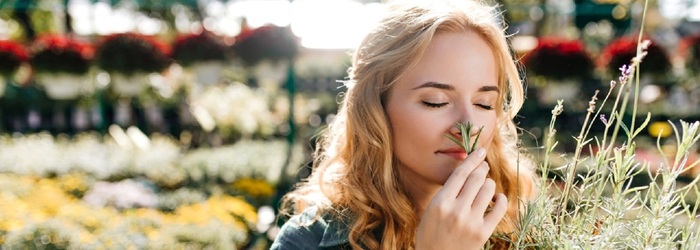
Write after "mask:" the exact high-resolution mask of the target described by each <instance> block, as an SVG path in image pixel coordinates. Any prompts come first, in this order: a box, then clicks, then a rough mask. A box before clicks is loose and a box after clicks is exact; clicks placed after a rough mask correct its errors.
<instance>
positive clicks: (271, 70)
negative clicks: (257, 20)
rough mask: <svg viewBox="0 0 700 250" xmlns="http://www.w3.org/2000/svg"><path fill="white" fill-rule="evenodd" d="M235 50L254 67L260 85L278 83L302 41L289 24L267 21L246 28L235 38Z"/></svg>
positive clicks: (284, 75) (238, 55) (233, 46)
mask: <svg viewBox="0 0 700 250" xmlns="http://www.w3.org/2000/svg"><path fill="white" fill-rule="evenodd" d="M232 50H233V53H234V55H235V56H236V57H237V58H240V59H241V60H242V61H243V63H244V64H245V65H246V66H248V67H249V68H251V69H252V72H251V73H252V74H253V75H254V76H255V78H256V79H257V80H258V84H259V85H261V86H276V85H278V84H279V83H280V82H281V81H282V80H283V79H284V77H286V75H287V74H286V73H287V68H288V67H289V62H290V61H291V59H292V58H294V57H295V56H296V55H297V54H298V53H299V45H298V42H297V39H296V37H295V36H294V34H293V33H292V30H291V28H290V27H278V26H274V25H265V26H262V27H259V28H255V29H249V28H244V29H243V30H242V31H241V33H240V34H238V35H237V36H236V38H235V42H234V43H233V45H232Z"/></svg>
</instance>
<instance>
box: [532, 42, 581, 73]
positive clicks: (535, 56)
mask: <svg viewBox="0 0 700 250" xmlns="http://www.w3.org/2000/svg"><path fill="white" fill-rule="evenodd" d="M523 63H524V64H525V68H526V69H527V70H529V71H531V72H532V73H534V74H535V75H540V76H544V77H549V78H554V79H565V78H585V77H588V76H590V74H591V72H592V70H593V61H592V60H591V58H590V57H589V55H588V53H587V52H586V50H585V48H584V46H583V43H581V42H580V41H574V40H563V39H560V38H552V37H550V38H541V39H540V40H539V41H538V43H537V47H535V48H534V49H533V50H532V51H530V52H529V53H528V54H527V55H526V56H525V57H524V58H523Z"/></svg>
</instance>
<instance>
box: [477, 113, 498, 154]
mask: <svg viewBox="0 0 700 250" xmlns="http://www.w3.org/2000/svg"><path fill="white" fill-rule="evenodd" d="M484 125H485V127H484V130H483V131H482V134H481V139H479V140H482V141H481V142H480V143H479V144H481V146H482V147H485V148H487V149H488V148H489V146H491V142H492V141H493V139H494V138H495V137H496V134H497V133H498V123H497V122H496V119H492V120H490V121H489V122H487V123H486V124H484Z"/></svg>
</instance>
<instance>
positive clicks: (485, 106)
mask: <svg viewBox="0 0 700 250" xmlns="http://www.w3.org/2000/svg"><path fill="white" fill-rule="evenodd" d="M476 106H479V107H481V108H483V109H485V110H493V107H491V106H489V105H484V104H477V105H476Z"/></svg>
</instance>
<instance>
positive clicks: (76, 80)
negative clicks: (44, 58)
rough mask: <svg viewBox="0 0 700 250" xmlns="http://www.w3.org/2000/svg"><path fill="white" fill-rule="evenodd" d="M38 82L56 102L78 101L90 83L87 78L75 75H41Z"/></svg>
mask: <svg viewBox="0 0 700 250" xmlns="http://www.w3.org/2000/svg"><path fill="white" fill-rule="evenodd" d="M37 80H38V81H39V83H41V85H42V86H44V90H45V91H46V95H47V96H48V97H49V98H51V99H54V100H73V99H76V98H78V96H80V94H81V92H82V90H83V87H84V86H86V85H87V83H88V78H87V76H84V75H75V74H39V75H38V76H37Z"/></svg>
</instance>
